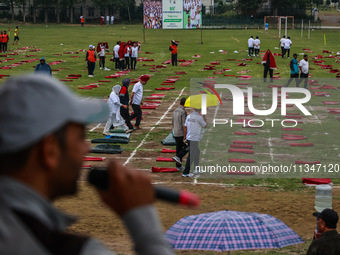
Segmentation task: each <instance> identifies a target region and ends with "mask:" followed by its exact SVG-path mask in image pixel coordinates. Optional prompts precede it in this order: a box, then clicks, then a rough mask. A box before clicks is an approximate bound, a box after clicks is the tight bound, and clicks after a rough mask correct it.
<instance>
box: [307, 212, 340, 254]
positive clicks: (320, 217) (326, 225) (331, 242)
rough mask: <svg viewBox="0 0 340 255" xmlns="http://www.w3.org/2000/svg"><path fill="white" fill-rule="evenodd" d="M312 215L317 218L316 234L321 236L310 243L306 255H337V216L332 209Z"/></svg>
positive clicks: (338, 246)
mask: <svg viewBox="0 0 340 255" xmlns="http://www.w3.org/2000/svg"><path fill="white" fill-rule="evenodd" d="M313 215H314V216H316V217H317V227H318V232H319V233H320V234H321V236H320V237H319V238H318V239H315V240H314V241H313V242H312V243H311V245H310V246H309V249H308V251H307V255H339V254H340V235H339V234H338V232H337V231H336V224H337V223H338V220H339V217H338V214H337V213H336V212H335V211H334V210H332V209H325V210H323V211H322V212H315V213H313Z"/></svg>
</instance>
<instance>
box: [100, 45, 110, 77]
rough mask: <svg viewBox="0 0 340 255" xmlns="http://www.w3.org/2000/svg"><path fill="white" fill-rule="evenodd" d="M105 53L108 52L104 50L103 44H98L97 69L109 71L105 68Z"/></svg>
mask: <svg viewBox="0 0 340 255" xmlns="http://www.w3.org/2000/svg"><path fill="white" fill-rule="evenodd" d="M105 51H107V52H108V51H109V50H108V49H106V48H105V45H104V43H101V44H100V51H99V53H98V56H99V69H104V70H105V71H110V69H108V68H106V67H105Z"/></svg>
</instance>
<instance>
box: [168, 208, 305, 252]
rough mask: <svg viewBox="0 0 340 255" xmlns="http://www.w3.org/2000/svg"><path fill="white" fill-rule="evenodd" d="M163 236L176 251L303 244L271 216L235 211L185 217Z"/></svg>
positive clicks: (287, 228)
mask: <svg viewBox="0 0 340 255" xmlns="http://www.w3.org/2000/svg"><path fill="white" fill-rule="evenodd" d="M165 236H166V238H167V239H168V241H169V243H170V244H171V245H172V247H173V248H174V249H177V250H213V251H232V250H246V249H268V248H281V247H284V246H287V245H292V244H298V243H303V240H302V239H301V237H300V236H298V235H297V234H296V233H295V232H294V231H293V230H292V229H290V228H289V227H288V226H287V225H286V224H284V223H283V222H282V221H280V220H278V219H276V218H275V217H273V216H271V215H268V214H259V213H248V212H237V211H219V212H213V213H203V214H199V215H191V216H187V217H184V218H183V219H180V220H179V221H177V222H176V223H175V224H174V225H173V226H172V227H171V228H170V229H169V230H168V231H167V232H166V233H165Z"/></svg>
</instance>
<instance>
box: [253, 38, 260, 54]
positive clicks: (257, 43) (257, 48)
mask: <svg viewBox="0 0 340 255" xmlns="http://www.w3.org/2000/svg"><path fill="white" fill-rule="evenodd" d="M260 44H261V41H260V39H259V37H258V36H256V39H255V40H254V49H255V56H256V57H258V56H259V54H260Z"/></svg>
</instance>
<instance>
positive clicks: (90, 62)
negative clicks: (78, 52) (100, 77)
mask: <svg viewBox="0 0 340 255" xmlns="http://www.w3.org/2000/svg"><path fill="white" fill-rule="evenodd" d="M85 60H86V62H87V70H88V76H89V77H93V76H94V75H93V72H94V68H95V64H96V60H97V56H96V52H95V51H94V46H93V45H90V46H89V50H88V51H87V52H86V59H85Z"/></svg>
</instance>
